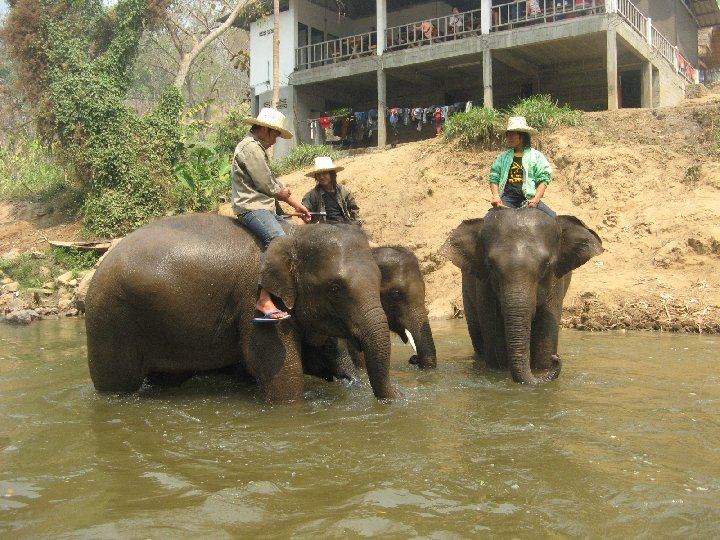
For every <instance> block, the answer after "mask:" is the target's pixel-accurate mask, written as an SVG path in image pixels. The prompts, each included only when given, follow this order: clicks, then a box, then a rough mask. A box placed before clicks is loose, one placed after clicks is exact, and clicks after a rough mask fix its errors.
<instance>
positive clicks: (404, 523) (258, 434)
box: [0, 320, 720, 539]
mask: <svg viewBox="0 0 720 540" xmlns="http://www.w3.org/2000/svg"><path fill="white" fill-rule="evenodd" d="M433 331H434V334H435V338H436V345H437V351H438V369H437V370H436V371H429V372H420V371H418V370H417V369H416V368H415V367H413V366H410V365H408V364H407V363H406V359H407V357H408V356H409V354H410V350H409V349H408V347H407V346H406V345H403V344H402V343H401V342H400V341H399V340H396V339H395V340H394V341H393V366H392V377H393V381H394V382H395V384H397V386H398V387H399V388H400V389H401V390H402V392H403V393H404V398H403V399H401V400H399V401H397V402H395V403H392V404H382V403H379V402H377V401H376V400H375V399H374V398H373V396H372V392H371V390H370V388H369V386H365V387H347V386H345V385H343V384H341V383H332V384H330V383H326V382H324V381H320V380H315V379H310V378H308V379H307V385H306V393H305V400H304V401H303V402H302V403H297V404H291V405H281V406H280V405H279V406H269V405H266V404H264V403H262V402H260V401H259V400H258V397H257V393H256V391H255V388H254V387H253V386H248V385H244V384H241V383H236V382H233V381H231V380H228V379H226V378H222V377H219V376H214V377H210V376H207V377H200V378H195V379H192V380H191V381H189V382H188V383H186V384H185V385H184V386H183V387H181V388H178V389H152V388H147V389H144V390H143V391H142V392H140V393H139V394H136V395H131V396H122V397H118V396H108V395H99V394H97V393H96V392H95V390H94V389H93V387H92V384H91V382H90V379H89V375H88V372H87V364H86V351H85V327H84V323H83V321H77V320H64V321H43V322H38V323H34V324H33V325H31V326H29V327H22V328H16V327H9V326H6V325H0V533H3V536H4V537H10V538H53V539H55V538H73V539H76V538H128V539H130V538H133V539H134V538H198V537H203V538H312V537H319V538H341V537H342V538H345V537H356V538H357V537H370V536H379V535H383V536H385V537H390V538H432V539H450V538H468V537H471V536H486V537H498V538H537V537H541V538H546V537H550V538H574V537H585V538H600V537H602V538H625V537H636V538H653V537H663V538H665V537H682V538H711V537H717V535H718V534H719V533H718V531H720V374H719V373H720V370H718V368H717V355H718V350H719V349H718V343H719V341H720V338H718V337H715V336H697V335H668V334H656V333H631V332H628V333H619V332H610V333H597V334H593V333H580V332H575V331H563V332H562V334H561V338H560V339H561V341H560V351H561V355H562V356H563V361H564V365H563V372H562V374H561V376H560V379H559V380H557V381H554V382H552V383H550V384H548V385H546V386H543V387H537V388H531V387H523V386H520V385H516V384H514V383H512V382H511V380H510V375H509V374H508V373H497V372H490V371H487V370H485V369H484V368H481V367H477V366H476V365H475V364H474V363H473V361H472V349H471V345H470V341H469V338H468V335H467V330H466V328H465V323H464V321H441V322H434V323H433Z"/></svg>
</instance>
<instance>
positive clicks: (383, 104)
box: [377, 56, 387, 148]
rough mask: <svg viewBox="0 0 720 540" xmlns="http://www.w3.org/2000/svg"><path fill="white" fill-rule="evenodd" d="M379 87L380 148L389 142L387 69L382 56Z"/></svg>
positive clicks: (378, 73) (379, 69) (379, 65)
mask: <svg viewBox="0 0 720 540" xmlns="http://www.w3.org/2000/svg"><path fill="white" fill-rule="evenodd" d="M377 87H378V148H385V144H387V112H386V111H387V95H386V93H387V89H386V86H385V70H384V69H383V65H382V56H378V58H377Z"/></svg>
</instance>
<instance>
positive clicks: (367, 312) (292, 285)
mask: <svg viewBox="0 0 720 540" xmlns="http://www.w3.org/2000/svg"><path fill="white" fill-rule="evenodd" d="M260 255H261V252H260V248H259V243H258V242H257V240H256V238H255V237H254V236H253V235H252V234H251V233H250V232H248V231H247V230H246V229H245V228H244V227H243V226H241V225H240V224H239V223H238V222H237V220H235V219H232V218H228V217H223V216H218V215H210V214H194V215H185V216H176V217H171V218H165V219H161V220H158V221H157V222H155V223H152V224H150V225H147V226H145V227H142V228H141V229H138V230H137V231H135V232H133V233H132V234H130V235H128V236H127V237H126V238H125V239H124V240H123V241H122V242H120V244H118V246H117V247H116V248H115V249H113V250H112V251H110V252H109V253H108V254H107V257H106V258H105V260H104V261H103V262H102V263H101V265H100V266H99V267H98V269H97V271H96V273H95V276H94V277H93V280H92V282H91V284H90V287H89V289H88V292H87V296H86V299H85V309H86V318H85V324H86V328H87V343H88V365H89V368H90V376H91V378H92V381H93V383H94V385H95V387H96V388H97V389H98V390H99V391H110V392H132V391H135V390H137V389H138V388H139V387H140V386H141V385H142V383H143V381H144V380H145V378H146V377H148V376H155V377H161V378H162V377H166V376H172V374H174V373H175V374H178V375H179V376H184V375H185V374H187V373H192V372H197V371H207V370H213V369H218V368H223V367H227V366H232V365H239V366H240V367H241V368H242V369H243V370H245V371H246V372H247V373H248V374H250V375H251V376H252V377H253V378H254V379H255V381H256V382H257V384H258V385H259V387H260V390H261V394H262V396H263V397H264V399H265V400H267V401H271V402H281V401H292V400H297V399H300V398H301V397H302V392H303V379H304V377H303V366H302V362H301V349H302V346H301V343H302V341H303V340H306V341H308V342H309V343H314V344H316V345H321V344H322V343H323V341H324V339H325V337H326V336H335V337H340V338H345V339H347V340H349V341H350V342H351V343H353V345H354V346H356V347H358V348H360V349H361V350H362V351H363V352H364V354H365V357H366V359H367V370H368V378H369V380H370V385H371V386H372V389H373V392H374V394H375V396H376V397H377V398H380V399H386V398H394V397H396V396H397V395H398V394H397V393H396V391H395V390H394V389H393V388H392V386H391V384H390V378H389V365H390V337H389V328H388V323H387V317H386V316H385V313H384V311H383V308H382V304H381V302H380V271H379V269H378V267H377V264H376V263H375V260H374V259H373V257H372V254H371V252H370V249H369V248H368V244H367V237H366V236H365V235H364V234H363V233H362V231H360V230H359V229H357V228H333V230H332V231H330V230H328V229H325V228H322V229H321V228H318V227H309V226H306V227H299V228H297V231H296V232H295V233H294V234H292V235H288V236H284V237H280V238H276V239H275V240H273V242H272V244H271V245H270V247H269V248H268V250H267V253H266V255H265V260H264V265H263V273H262V275H263V278H262V285H263V286H264V287H265V288H266V289H267V290H268V291H270V293H271V294H272V295H273V296H274V297H275V298H276V299H277V300H278V301H280V302H282V304H284V306H285V307H286V308H287V309H290V310H291V312H292V315H293V317H292V319H290V320H287V321H284V322H281V323H278V324H263V325H255V324H253V322H252V319H253V315H254V306H255V300H256V296H257V289H258V275H259V270H260V260H261V257H260Z"/></svg>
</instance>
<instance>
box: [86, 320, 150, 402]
mask: <svg viewBox="0 0 720 540" xmlns="http://www.w3.org/2000/svg"><path fill="white" fill-rule="evenodd" d="M88 367H89V369H90V378H91V379H92V382H93V385H94V386H95V389H96V390H98V392H136V391H137V390H139V389H140V387H141V386H142V384H143V382H144V381H145V376H146V375H147V370H146V368H145V364H144V362H143V357H142V354H141V352H140V351H138V350H137V348H136V346H135V344H134V343H133V342H132V341H128V340H127V339H115V340H112V339H109V340H102V339H100V340H96V339H93V338H91V337H90V333H88Z"/></svg>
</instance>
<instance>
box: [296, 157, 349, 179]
mask: <svg viewBox="0 0 720 540" xmlns="http://www.w3.org/2000/svg"><path fill="white" fill-rule="evenodd" d="M343 170H345V167H340V166H339V165H335V164H334V163H333V160H332V158H331V157H328V156H320V157H316V158H315V168H314V169H313V170H312V171H310V172H309V173H307V174H306V175H305V176H310V177H314V176H315V175H316V174H318V173H321V172H325V171H336V172H337V171H343Z"/></svg>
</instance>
